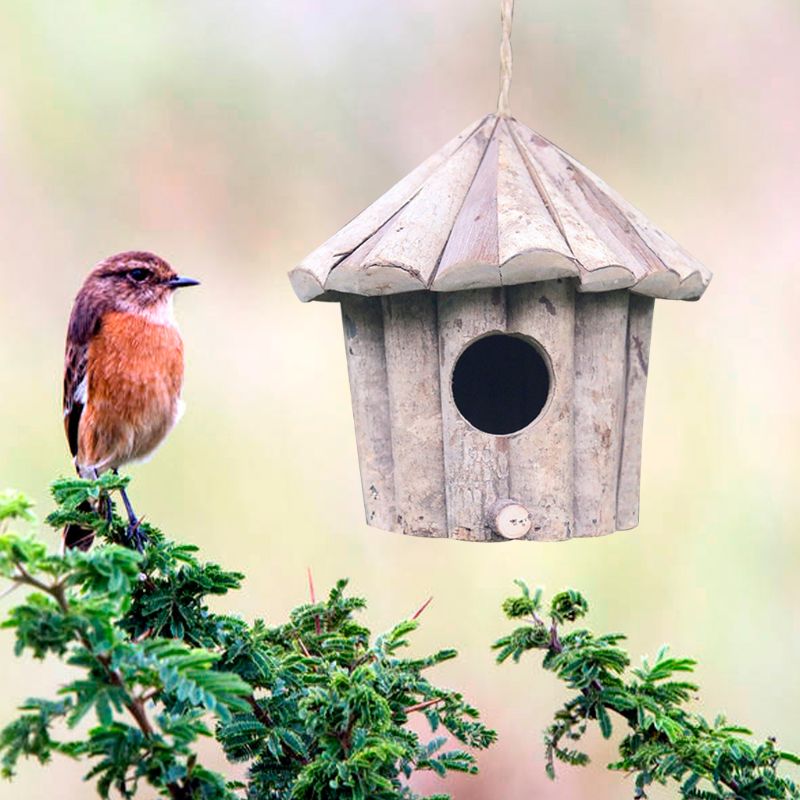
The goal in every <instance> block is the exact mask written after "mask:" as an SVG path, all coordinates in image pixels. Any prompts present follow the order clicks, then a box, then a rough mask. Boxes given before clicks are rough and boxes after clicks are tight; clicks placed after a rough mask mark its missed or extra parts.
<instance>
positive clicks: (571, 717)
mask: <svg viewBox="0 0 800 800" xmlns="http://www.w3.org/2000/svg"><path fill="white" fill-rule="evenodd" d="M517 584H518V586H520V589H521V593H520V594H519V595H517V596H515V597H511V598H508V599H507V600H506V601H505V602H504V603H503V611H504V612H505V614H506V616H507V617H508V618H509V619H514V620H517V619H521V618H524V619H525V622H526V625H525V626H523V627H518V628H516V629H515V630H514V631H512V632H511V633H510V634H508V635H507V636H504V637H503V638H501V639H499V640H498V641H497V642H496V643H495V644H494V648H495V649H496V650H498V655H497V660H498V661H499V662H503V661H506V660H507V659H509V658H511V659H513V660H514V661H519V659H520V658H521V657H522V656H523V655H524V654H525V653H526V652H528V651H530V650H540V651H542V652H543V654H544V659H543V661H542V666H543V667H544V668H545V669H546V670H548V671H550V672H553V673H554V674H555V675H556V676H557V677H558V678H559V679H560V680H561V681H563V683H565V684H566V686H567V687H568V688H569V689H571V690H572V692H573V693H572V695H571V696H570V697H569V699H568V700H567V701H566V702H565V703H564V705H563V706H562V707H561V708H560V709H559V710H558V711H557V712H556V713H555V716H554V721H553V723H552V725H550V726H549V727H548V728H547V730H546V731H545V736H544V738H545V756H546V769H547V773H548V775H549V776H550V777H551V778H552V777H554V776H555V761H556V760H558V761H562V762H564V763H567V764H572V765H577V766H582V765H584V764H587V763H588V762H589V758H588V756H587V755H586V754H585V753H583V752H581V751H579V750H576V749H575V748H574V743H575V742H577V741H578V740H579V739H580V738H581V737H582V736H583V734H584V733H585V732H586V730H587V727H588V725H589V724H590V723H591V722H596V723H597V725H598V727H599V729H600V732H601V733H602V735H603V736H604V737H605V738H606V739H608V738H609V737H610V736H611V734H612V732H613V723H612V717H617V718H618V719H619V720H620V721H621V722H623V723H624V724H625V726H626V729H627V732H626V735H625V736H624V738H623V739H622V741H621V742H620V745H619V754H620V758H619V760H618V761H616V762H615V763H613V764H610V765H609V768H610V769H613V770H620V771H622V772H626V773H629V774H631V775H632V776H633V777H634V787H635V788H634V797H635V798H644V797H646V796H647V795H646V794H645V792H646V790H647V787H648V786H650V785H651V784H653V783H659V784H664V785H666V784H670V783H672V784H673V785H675V786H676V787H677V789H678V791H679V793H680V797H682V798H685V799H686V800H768V799H769V800H790V799H794V800H797V798H800V789H798V787H797V786H796V784H795V783H794V782H793V781H791V780H790V779H789V778H787V777H785V776H781V775H779V774H778V767H779V766H780V763H781V762H782V761H783V762H789V763H792V764H800V757H798V756H796V755H794V754H792V753H788V752H782V751H780V750H778V749H777V748H776V745H775V741H774V740H773V739H767V740H766V741H765V742H763V743H760V744H759V743H754V742H753V741H752V740H751V739H750V738H749V737H750V735H751V734H750V731H748V730H747V729H746V728H742V727H738V726H733V725H729V724H727V723H726V722H725V719H724V718H722V717H718V718H717V719H716V720H715V721H714V722H713V723H709V722H707V721H706V720H705V719H703V717H701V716H700V715H698V714H696V713H692V712H690V711H688V710H687V709H686V708H685V706H686V704H687V703H688V702H689V701H690V700H691V698H692V697H693V696H694V694H695V693H696V692H697V688H698V687H697V686H696V685H695V684H693V683H691V682H689V681H686V680H683V679H682V678H681V677H680V676H681V674H685V673H688V672H692V671H693V669H694V666H695V662H694V661H693V660H692V659H689V658H671V657H670V656H669V655H668V654H667V649H666V648H662V649H661V650H660V651H659V653H658V655H657V656H656V658H655V661H653V663H652V664H651V663H650V662H649V661H647V660H646V659H644V660H643V661H642V665H641V667H638V668H636V669H630V668H629V667H630V657H629V656H628V653H627V652H626V651H625V650H623V649H622V648H621V647H620V642H622V641H624V639H625V637H624V636H623V635H622V634H618V633H615V634H605V635H603V636H596V635H595V634H593V633H591V632H590V631H588V630H584V629H577V630H571V631H569V632H568V633H563V631H562V628H561V626H563V625H564V623H568V622H574V621H575V620H577V619H578V618H580V617H583V616H585V615H586V614H587V613H588V610H589V607H588V604H587V602H586V600H585V599H584V598H583V597H582V596H581V595H580V594H579V593H578V592H575V591H573V590H571V589H570V590H568V591H566V592H560V593H559V594H557V595H555V596H554V597H553V599H552V601H551V604H550V610H549V619H548V620H547V621H545V620H544V619H542V617H541V616H540V611H541V596H542V593H541V591H540V590H537V591H536V593H535V594H534V595H533V596H532V595H531V593H530V591H529V590H528V587H527V586H526V585H525V584H524V583H522V582H520V581H518V582H517ZM533 598H535V602H532V600H533ZM523 609H526V610H527V613H526V611H522V610H523ZM521 611H522V613H520V612H521Z"/></svg>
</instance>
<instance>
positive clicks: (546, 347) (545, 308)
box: [506, 281, 575, 540]
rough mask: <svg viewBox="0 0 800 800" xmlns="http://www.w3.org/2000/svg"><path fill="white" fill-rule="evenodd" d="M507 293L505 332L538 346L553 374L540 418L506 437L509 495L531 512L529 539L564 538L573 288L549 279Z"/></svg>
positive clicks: (569, 474)
mask: <svg viewBox="0 0 800 800" xmlns="http://www.w3.org/2000/svg"><path fill="white" fill-rule="evenodd" d="M506 292H507V298H508V332H509V333H520V334H523V335H524V336H526V337H528V338H531V339H533V340H535V341H536V342H538V343H539V344H540V345H541V346H542V349H543V351H544V353H545V354H546V358H547V359H548V360H549V362H550V373H551V385H550V398H549V401H548V404H547V405H546V406H545V408H544V409H543V412H542V414H541V415H540V417H539V418H538V419H537V420H536V421H535V422H534V423H533V424H532V425H530V426H529V427H528V428H526V429H525V430H524V431H522V432H521V433H519V434H517V435H514V436H511V437H509V473H510V486H509V488H510V496H511V497H513V498H516V499H518V500H520V501H521V502H522V504H523V505H524V506H525V507H526V508H527V509H528V510H529V511H530V513H531V520H532V526H531V530H530V533H529V534H528V537H527V538H529V539H541V540H559V539H567V538H569V537H570V535H571V533H572V528H573V423H574V420H573V411H572V410H573V403H574V391H573V359H574V352H575V350H574V333H575V290H574V288H573V285H572V283H571V282H569V281H547V282H544V283H536V284H528V285H525V286H513V287H510V288H508V289H507V290H506Z"/></svg>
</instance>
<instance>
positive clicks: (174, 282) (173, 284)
mask: <svg viewBox="0 0 800 800" xmlns="http://www.w3.org/2000/svg"><path fill="white" fill-rule="evenodd" d="M199 285H200V281H196V280H195V279H194V278H183V277H181V276H180V275H176V276H175V277H174V278H170V279H169V280H168V281H167V286H169V288H170V289H180V288H181V287H182V286H199Z"/></svg>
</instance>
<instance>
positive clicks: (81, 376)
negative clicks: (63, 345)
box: [64, 341, 89, 456]
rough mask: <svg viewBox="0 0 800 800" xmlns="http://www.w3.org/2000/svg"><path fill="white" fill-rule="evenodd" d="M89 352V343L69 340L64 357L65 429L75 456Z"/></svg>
mask: <svg viewBox="0 0 800 800" xmlns="http://www.w3.org/2000/svg"><path fill="white" fill-rule="evenodd" d="M88 352H89V347H88V345H85V344H84V345H80V344H75V343H73V342H69V341H68V342H67V353H66V356H65V358H64V431H65V432H66V434H67V441H68V442H69V450H70V453H72V455H73V456H76V455H77V454H78V426H79V425H80V422H81V414H82V413H83V409H84V407H85V406H86V400H87V394H88V392H87V384H88V378H87V375H86V366H87V362H88V360H89V359H88Z"/></svg>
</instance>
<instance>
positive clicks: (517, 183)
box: [290, 115, 711, 300]
mask: <svg viewBox="0 0 800 800" xmlns="http://www.w3.org/2000/svg"><path fill="white" fill-rule="evenodd" d="M559 277H572V278H574V279H575V281H576V283H577V288H578V290H579V291H582V292H605V291H615V290H618V289H621V288H628V287H629V288H631V290H632V291H634V292H637V293H640V294H643V295H647V296H651V297H665V298H672V299H696V298H698V297H700V295H702V293H703V291H704V290H705V288H706V286H707V285H708V282H709V281H710V279H711V273H710V272H709V271H708V270H707V269H706V268H705V267H704V266H703V265H702V264H700V263H699V262H698V261H697V260H695V259H694V258H692V257H691V256H690V255H689V254H688V253H687V252H686V251H685V250H684V249H683V248H682V247H681V246H680V245H678V244H677V243H676V242H675V241H673V240H672V239H671V238H670V237H669V236H667V234H665V233H664V232H663V231H661V230H660V229H659V228H657V227H656V226H655V225H654V224H653V223H651V222H650V221H649V220H648V219H647V218H646V217H645V216H644V215H643V214H642V213H641V212H640V211H637V210H636V209H635V208H634V207H633V206H632V205H630V203H628V202H626V201H625V200H624V199H623V198H622V197H621V196H620V195H619V194H618V193H617V192H615V191H613V190H612V189H611V188H610V187H609V186H608V185H607V184H606V183H605V182H603V181H602V180H601V179H600V178H599V177H597V175H595V174H594V173H593V172H591V171H590V170H588V169H587V168H586V167H584V166H583V165H582V164H581V163H580V162H578V161H577V160H576V159H574V158H572V157H571V156H569V155H568V154H567V153H565V152H564V151H563V150H561V149H560V148H558V147H557V146H556V145H554V144H553V143H552V142H550V141H548V140H547V139H545V138H544V137H543V136H540V135H539V134H537V133H535V132H534V131H532V130H530V128H527V127H526V126H525V125H522V124H521V123H519V122H517V121H516V120H514V119H513V118H506V117H498V116H496V115H489V116H488V117H484V118H483V119H481V120H479V121H478V122H476V123H474V124H473V125H471V126H468V128H467V129H466V130H465V131H464V132H463V133H461V134H460V135H459V136H457V137H456V138H455V139H453V140H451V141H450V142H448V143H447V144H446V145H445V146H444V147H443V148H442V149H441V150H439V151H438V152H437V153H435V154H434V155H433V156H431V157H430V158H429V159H428V160H427V161H425V162H424V163H423V164H422V165H420V166H419V167H418V168H417V169H416V170H414V171H413V172H412V173H410V174H409V175H408V176H407V177H406V178H404V179H403V180H401V181H400V182H399V183H398V184H397V185H396V186H394V187H393V188H392V189H390V190H389V191H388V192H386V194H384V195H383V196H382V197H381V198H379V199H378V200H376V201H375V202H374V203H373V204H372V205H371V206H370V207H369V208H367V209H366V210H365V211H364V212H363V213H362V214H360V215H358V216H357V217H356V218H355V219H353V220H352V221H351V222H350V223H348V224H347V225H346V226H345V227H344V228H343V229H342V230H341V231H339V233H337V234H335V235H334V236H333V237H331V238H330V239H329V240H328V241H327V242H325V244H323V245H322V247H320V248H319V249H318V250H316V251H314V252H313V253H312V254H311V255H309V256H308V257H307V258H306V259H304V260H303V261H302V262H301V263H300V264H299V265H298V266H297V267H296V268H295V269H294V270H292V271H291V273H290V278H291V281H292V284H293V286H294V288H295V292H296V293H297V295H298V296H299V297H300V299H301V300H311V299H314V298H315V297H322V296H324V295H325V293H326V292H349V293H355V294H364V295H377V294H381V295H384V294H400V293H404V292H409V291H418V290H424V289H429V290H432V291H436V292H450V291H457V290H466V289H473V288H492V287H496V286H500V285H503V286H509V285H513V284H522V283H535V282H539V281H543V280H552V279H554V278H559Z"/></svg>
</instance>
